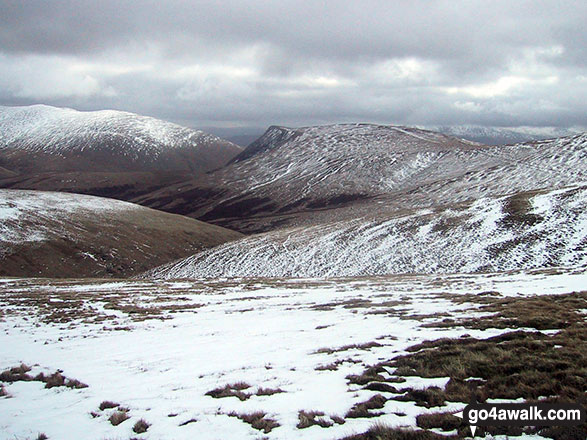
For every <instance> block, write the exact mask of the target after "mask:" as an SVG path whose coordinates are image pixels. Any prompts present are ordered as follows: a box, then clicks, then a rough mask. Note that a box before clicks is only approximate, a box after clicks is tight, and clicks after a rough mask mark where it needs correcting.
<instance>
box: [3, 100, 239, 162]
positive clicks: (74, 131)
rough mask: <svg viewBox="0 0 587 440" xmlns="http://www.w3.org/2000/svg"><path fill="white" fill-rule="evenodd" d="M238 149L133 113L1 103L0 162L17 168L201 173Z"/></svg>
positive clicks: (213, 138)
mask: <svg viewBox="0 0 587 440" xmlns="http://www.w3.org/2000/svg"><path fill="white" fill-rule="evenodd" d="M240 151H241V148H240V147H238V146H236V145H235V144H232V143H231V142H228V141H225V140H222V139H220V138H218V137H216V136H212V135H209V134H206V133H204V132H201V131H198V130H192V129H189V128H185V127H181V126H179V125H176V124H172V123H169V122H164V121H160V120H157V119H154V118H150V117H146V116H139V115H136V114H133V113H126V112H120V111H114V110H105V111H96V112H80V111H76V110H72V109H68V108H55V107H49V106H45V105H33V106H30V107H0V165H1V166H4V167H5V168H8V169H9V170H12V171H15V172H35V173H39V172H48V171H61V172H62V171H97V172H113V171H191V172H193V173H201V172H205V171H209V170H211V169H214V168H218V167H219V166H222V165H224V164H225V163H226V162H227V161H228V160H230V159H231V158H232V157H233V156H234V155H236V154H237V153H239V152H240Z"/></svg>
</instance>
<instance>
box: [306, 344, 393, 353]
mask: <svg viewBox="0 0 587 440" xmlns="http://www.w3.org/2000/svg"><path fill="white" fill-rule="evenodd" d="M373 347H383V345H381V344H380V343H379V342H375V341H373V342H366V343H364V344H349V345H343V346H342V347H336V348H331V347H323V348H319V349H318V350H316V351H315V352H314V353H312V354H320V353H326V354H332V353H338V352H341V351H348V350H369V349H371V348H373Z"/></svg>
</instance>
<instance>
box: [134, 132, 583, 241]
mask: <svg viewBox="0 0 587 440" xmlns="http://www.w3.org/2000/svg"><path fill="white" fill-rule="evenodd" d="M586 147H587V134H582V135H576V136H571V137H566V138H559V139H555V140H549V141H538V142H530V143H525V144H517V145H513V146H493V147H489V146H484V145H480V144H474V143H470V142H466V141H460V140H458V139H455V138H451V137H447V136H445V135H442V134H438V133H433V132H427V131H423V130H418V129H409V128H404V127H385V126H374V125H366V124H361V125H342V126H327V127H310V128H303V129H298V130H290V129H285V128H279V127H272V128H270V129H269V130H268V131H267V132H266V133H265V135H264V136H263V137H261V138H260V139H259V140H258V141H257V142H255V143H253V144H251V145H250V146H249V147H248V148H247V149H246V150H245V151H243V153H241V154H240V155H239V156H237V157H236V158H235V160H233V162H232V163H230V164H229V165H228V166H226V167H224V168H223V169H221V170H219V171H216V172H214V173H212V174H210V175H207V176H205V178H201V179H198V180H196V181H194V182H192V183H184V184H179V185H175V186H170V187H168V188H165V189H163V190H160V191H156V192H154V193H151V194H148V195H146V196H143V197H139V198H138V199H137V202H139V203H141V204H145V205H146V206H151V207H154V208H159V209H164V210H170V211H173V212H180V213H182V214H188V215H190V216H193V217H196V218H200V219H202V220H205V221H213V222H215V223H217V224H221V225H223V226H227V227H229V228H232V229H238V230H241V231H249V232H257V231H266V230H270V229H273V228H274V224H278V225H281V226H285V225H289V226H291V225H297V224H300V223H305V224H306V223H309V222H310V223H311V222H314V223H323V222H324V221H325V217H327V216H328V214H327V213H326V211H325V210H326V209H331V208H336V207H345V206H346V207H348V206H351V207H352V209H353V210H354V212H353V213H350V214H349V213H348V212H346V213H345V214H344V215H345V216H346V215H347V214H349V215H351V216H355V217H356V216H357V215H362V214H365V213H369V212H372V211H373V210H374V209H376V210H377V211H381V210H395V211H397V210H403V209H411V208H414V207H422V208H430V207H434V206H437V205H446V204H451V203H457V202H463V201H472V200H475V199H477V198H479V197H496V196H500V195H506V194H512V193H515V192H518V191H529V190H533V189H539V188H552V187H561V186H567V185H574V184H579V183H581V182H584V181H585V180H586V178H587V165H586V164H587V148H586ZM374 203H375V205H374ZM347 211H348V210H347ZM340 215H341V213H339V212H337V213H334V211H331V218H330V219H328V218H326V220H334V219H339V218H340ZM244 219H247V221H244ZM302 220H303V221H302ZM280 222H281V223H280Z"/></svg>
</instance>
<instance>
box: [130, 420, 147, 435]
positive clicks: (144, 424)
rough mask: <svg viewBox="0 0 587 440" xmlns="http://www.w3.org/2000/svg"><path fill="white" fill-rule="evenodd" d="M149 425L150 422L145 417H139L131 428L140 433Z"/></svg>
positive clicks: (145, 430)
mask: <svg viewBox="0 0 587 440" xmlns="http://www.w3.org/2000/svg"><path fill="white" fill-rule="evenodd" d="M150 426H151V424H150V423H149V422H147V421H146V420H145V419H140V420H138V421H137V422H136V423H135V424H134V426H133V427H132V430H133V431H134V432H135V433H137V434H142V433H144V432H147V430H148V429H149V427H150Z"/></svg>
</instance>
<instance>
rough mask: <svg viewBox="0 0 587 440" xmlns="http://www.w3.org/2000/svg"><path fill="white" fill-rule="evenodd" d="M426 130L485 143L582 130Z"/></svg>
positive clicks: (465, 127)
mask: <svg viewBox="0 0 587 440" xmlns="http://www.w3.org/2000/svg"><path fill="white" fill-rule="evenodd" d="M424 128H426V129H428V130H433V131H438V132H440V133H444V134H447V135H449V136H456V137H458V138H462V139H468V140H470V141H474V142H481V143H483V144H487V145H504V144H515V143H520V142H529V141H536V140H543V139H553V138H557V137H564V136H574V135H576V134H579V133H581V132H582V131H584V130H581V129H578V128H576V129H575V128H570V129H564V128H557V127H540V128H539V127H517V128H504V127H483V126H478V125H449V126H442V125H439V126H427V127H424Z"/></svg>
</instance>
